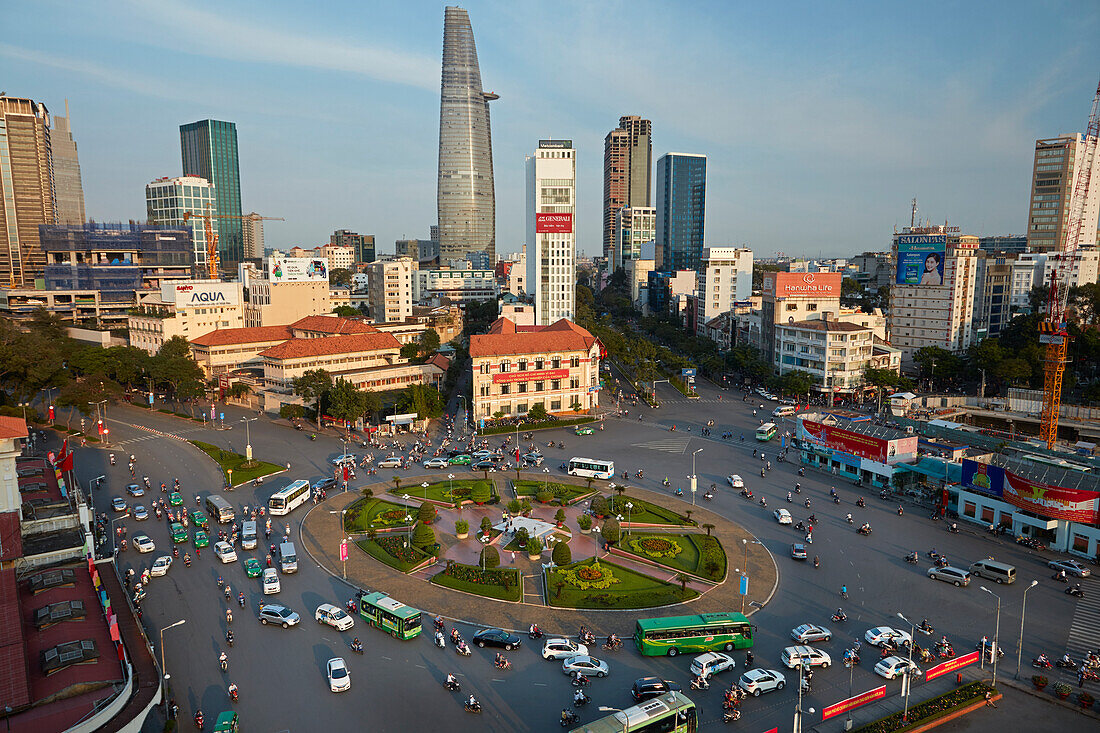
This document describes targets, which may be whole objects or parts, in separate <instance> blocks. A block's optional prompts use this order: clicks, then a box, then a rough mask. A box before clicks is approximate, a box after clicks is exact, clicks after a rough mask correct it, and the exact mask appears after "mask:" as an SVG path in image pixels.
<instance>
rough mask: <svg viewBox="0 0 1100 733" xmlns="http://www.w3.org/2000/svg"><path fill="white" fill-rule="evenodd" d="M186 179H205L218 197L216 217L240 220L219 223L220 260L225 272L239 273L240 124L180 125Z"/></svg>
mask: <svg viewBox="0 0 1100 733" xmlns="http://www.w3.org/2000/svg"><path fill="white" fill-rule="evenodd" d="M180 152H181V155H182V157H183V175H184V176H198V177H199V178H205V179H206V180H207V181H209V182H210V183H212V184H214V191H215V192H216V194H217V197H218V200H217V204H218V205H217V211H216V212H215V213H217V214H220V215H223V216H228V217H237V218H223V219H219V220H218V224H219V225H220V226H219V228H218V231H219V235H218V256H219V258H220V260H221V268H222V269H224V270H225V271H226V272H233V271H235V270H236V269H237V263H238V262H240V261H241V258H242V257H243V255H244V233H243V231H242V226H241V219H240V216H241V169H240V165H239V164H238V162H237V124H236V123H235V122H221V121H219V120H201V121H199V122H192V123H191V124H190V125H180Z"/></svg>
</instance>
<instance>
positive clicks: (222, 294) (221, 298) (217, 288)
mask: <svg viewBox="0 0 1100 733" xmlns="http://www.w3.org/2000/svg"><path fill="white" fill-rule="evenodd" d="M240 292H241V291H240V285H239V284H237V283H221V282H207V281H204V280H188V281H184V282H180V281H176V282H173V283H165V284H164V285H163V286H161V297H162V298H163V299H164V300H166V301H170V302H172V303H174V304H175V306H176V307H177V308H202V307H207V306H215V307H217V306H237V305H240V302H241V296H240Z"/></svg>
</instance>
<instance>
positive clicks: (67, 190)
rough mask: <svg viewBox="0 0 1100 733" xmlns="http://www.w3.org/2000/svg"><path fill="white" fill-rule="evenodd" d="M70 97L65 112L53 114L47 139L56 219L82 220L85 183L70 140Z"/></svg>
mask: <svg viewBox="0 0 1100 733" xmlns="http://www.w3.org/2000/svg"><path fill="white" fill-rule="evenodd" d="M71 122H72V118H71V117H70V116H69V100H67V99H66V100H65V116H64V117H58V116H57V115H54V116H53V129H52V130H51V131H50V143H51V147H52V148H53V188H54V193H55V195H56V196H57V223H58V224H70V225H75V224H83V223H84V186H83V185H82V184H81V182H80V161H79V160H78V159H77V155H76V141H75V140H73V129H72V124H71Z"/></svg>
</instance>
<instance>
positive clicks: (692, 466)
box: [691, 448, 703, 506]
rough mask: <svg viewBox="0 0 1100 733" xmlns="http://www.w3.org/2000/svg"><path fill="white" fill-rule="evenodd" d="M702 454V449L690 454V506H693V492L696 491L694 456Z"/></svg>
mask: <svg viewBox="0 0 1100 733" xmlns="http://www.w3.org/2000/svg"><path fill="white" fill-rule="evenodd" d="M702 452H703V449H702V448H698V449H696V450H695V451H694V452H692V454H691V505H692V506H695V490H696V488H698V485H697V481H696V478H695V454H696V453H702Z"/></svg>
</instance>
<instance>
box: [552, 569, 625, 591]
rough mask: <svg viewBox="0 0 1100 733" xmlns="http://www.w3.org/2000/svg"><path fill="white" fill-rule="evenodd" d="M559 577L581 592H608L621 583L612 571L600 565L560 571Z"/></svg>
mask: <svg viewBox="0 0 1100 733" xmlns="http://www.w3.org/2000/svg"><path fill="white" fill-rule="evenodd" d="M558 575H559V576H560V577H561V578H562V580H564V581H565V582H566V583H569V585H572V586H574V587H576V588H580V589H581V590H592V589H593V588H595V589H598V590H606V589H608V588H610V587H611V586H613V585H615V584H616V583H618V582H620V581H619V579H618V578H616V577H615V576H614V574H612V572H611V569H610V568H607V567H603V566H601V565H600V564H599V563H592V564H591V565H580V566H578V567H572V568H566V569H564V570H561V571H559V573H558Z"/></svg>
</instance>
